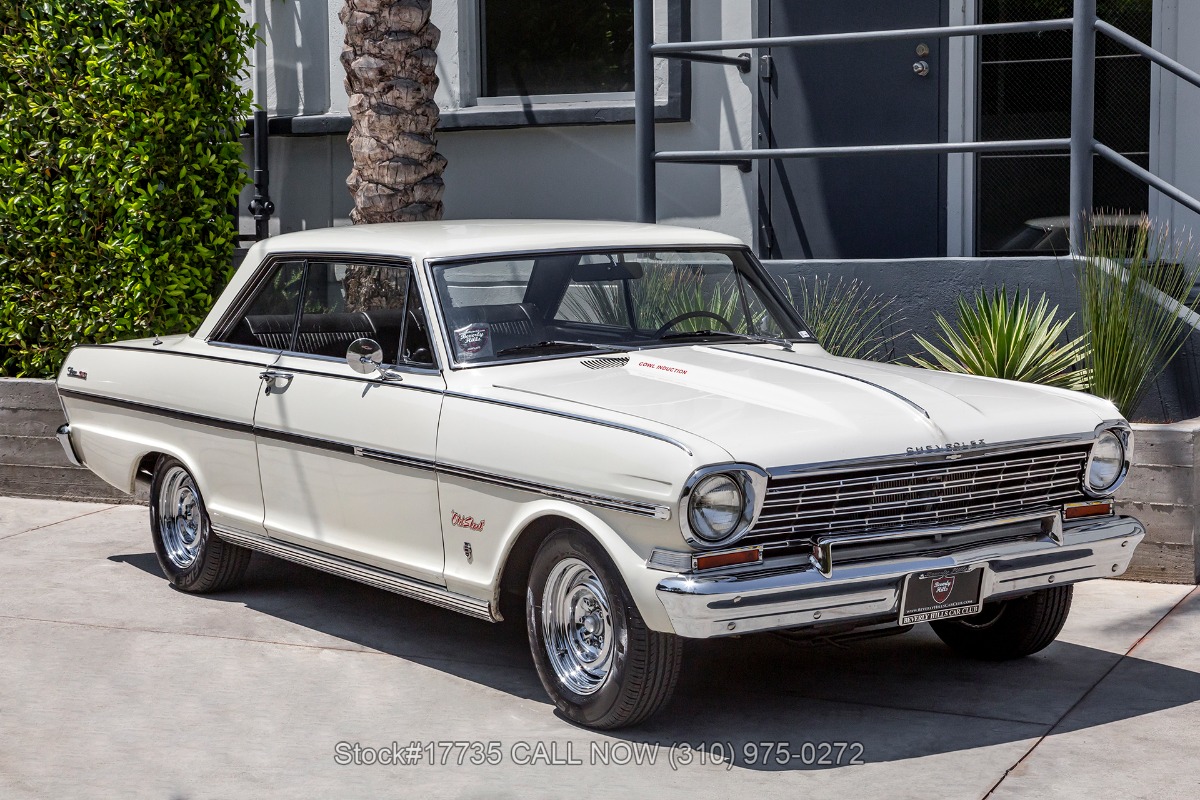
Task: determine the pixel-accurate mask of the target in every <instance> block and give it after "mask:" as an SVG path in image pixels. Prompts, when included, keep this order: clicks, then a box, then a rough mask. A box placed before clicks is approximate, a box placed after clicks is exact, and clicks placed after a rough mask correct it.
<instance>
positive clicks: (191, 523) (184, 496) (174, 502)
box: [157, 467, 208, 569]
mask: <svg viewBox="0 0 1200 800" xmlns="http://www.w3.org/2000/svg"><path fill="white" fill-rule="evenodd" d="M160 485H161V487H162V488H161V489H160V490H159V493H158V501H157V509H158V535H159V538H160V539H162V544H163V551H164V552H165V553H166V555H167V559H168V560H169V561H170V562H171V564H173V565H174V566H175V567H177V568H178V569H187V568H188V567H190V566H191V565H192V564H194V563H195V562H196V559H197V558H198V557H199V556H200V548H201V547H203V546H204V541H205V539H207V538H208V524H207V522H206V521H205V519H204V511H203V510H202V509H201V507H200V492H199V491H197V489H196V484H195V482H194V481H193V480H192V476H191V475H189V474H188V472H187V470H185V469H184V468H183V467H171V468H170V469H168V470H167V474H166V475H164V476H163V480H162V483H161V484H160Z"/></svg>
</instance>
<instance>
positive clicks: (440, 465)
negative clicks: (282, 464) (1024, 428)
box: [59, 389, 671, 520]
mask: <svg viewBox="0 0 1200 800" xmlns="http://www.w3.org/2000/svg"><path fill="white" fill-rule="evenodd" d="M59 394H61V395H64V396H66V397H73V398H78V399H82V400H90V401H93V402H96V403H103V404H105V405H113V406H118V407H122V408H132V409H136V410H138V411H143V412H145V413H148V414H155V415H158V416H162V417H168V418H170V419H179V420H184V421H186V422H193V423H196V424H199V425H210V426H213V427H216V428H221V429H224V430H233V431H237V432H239V433H245V434H249V435H253V436H259V437H262V438H264V439H272V440H275V441H280V442H286V443H288V444H294V445H297V446H300V447H315V448H318V449H321V450H329V451H331V452H335V453H340V454H342V455H347V456H354V457H357V458H367V459H371V460H374V461H383V462H386V463H389V464H398V465H400V466H404V467H409V468H411V469H422V470H428V471H430V472H434V473H436V474H439V475H450V476H454V477H458V478H466V479H468V480H474V481H479V482H481V483H489V484H492V485H494V486H505V487H508V488H510V489H517V490H520V491H524V492H533V493H535V494H540V495H544V496H546V497H553V498H555V499H558V500H568V501H570V502H574V503H580V504H582V505H589V506H595V507H597V508H606V509H610V510H612V511H623V512H625V513H627V514H636V515H638V516H642V517H653V518H654V519H664V520H665V519H670V518H671V507H670V506H666V505H660V504H658V503H648V502H643V501H639V500H626V499H624V498H621V497H612V496H610V495H600V494H591V493H589V492H582V491H579V490H577V489H568V488H566V487H563V486H555V485H553V484H548V483H538V482H536V481H527V480H524V479H521V478H513V477H510V476H507V475H499V474H497V473H493V472H483V471H480V470H476V469H472V468H470V467H465V466H460V465H458V464H449V463H446V462H444V461H431V460H429V459H425V458H418V457H416V456H406V455H404V454H402V453H392V452H388V451H386V450H375V449H372V448H369V447H360V446H358V445H352V444H348V443H346V442H337V441H333V440H330V439H321V438H318V437H316V436H306V435H304V434H299V433H288V432H286V431H279V430H274V429H272V428H261V427H257V426H255V425H251V424H248V423H244V422H231V421H229V420H222V419H219V418H216V417H209V416H206V415H204V414H196V413H193V412H189V411H176V410H173V409H169V408H160V407H158V406H152V405H149V404H147V403H139V402H137V401H135V400H124V399H121V398H116V397H107V396H105V395H98V394H93V393H91V392H80V391H77V390H74V389H59ZM60 441H61V440H60Z"/></svg>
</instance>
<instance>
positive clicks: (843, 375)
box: [709, 345, 932, 419]
mask: <svg viewBox="0 0 1200 800" xmlns="http://www.w3.org/2000/svg"><path fill="white" fill-rule="evenodd" d="M709 347H716V345H709ZM718 349H719V348H718ZM724 352H727V353H736V354H737V355H740V356H749V357H750V358H761V359H763V360H764V361H774V362H776V363H777V364H787V365H788V366H791V367H797V368H799V369H809V370H812V371H813V372H823V373H825V374H826V375H835V376H837V377H839V378H845V379H846V380H849V381H858V382H859V383H865V384H866V385H867V386H871V387H873V388H875V389H878V390H879V391H881V392H884V393H885V394H890V395H891V396H892V397H894V398H896V399H897V400H900V401H901V402H903V403H905V404H907V405H909V406H911V407H912V408H914V409H916V410H917V411H919V412H920V413H921V414H922V415H924V417H925V419H932V418H931V417H930V416H929V412H928V411H926V410H925V409H924V408H922V407H921V406H919V405H917V404H916V403H915V402H913V401H912V400H910V399H909V398H907V397H905V396H904V395H902V394H900V393H899V392H896V391H893V390H891V389H889V388H887V387H886V386H881V385H880V384H878V383H875V382H874V381H869V380H867V379H866V378H860V377H858V376H857V375H847V374H846V373H844V372H838V371H837V370H834V369H822V368H821V367H814V366H811V365H809V364H799V363H797V362H795V361H788V360H787V359H784V358H771V357H770V356H766V355H763V354H761V353H744V352H742V351H741V350H725V351H724Z"/></svg>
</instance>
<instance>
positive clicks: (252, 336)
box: [214, 261, 304, 350]
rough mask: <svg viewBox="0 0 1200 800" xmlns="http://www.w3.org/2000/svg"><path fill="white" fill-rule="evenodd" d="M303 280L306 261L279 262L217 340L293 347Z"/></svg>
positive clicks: (279, 348)
mask: <svg viewBox="0 0 1200 800" xmlns="http://www.w3.org/2000/svg"><path fill="white" fill-rule="evenodd" d="M303 281H304V262H303V261H280V262H276V263H275V265H274V266H273V267H271V271H270V273H269V274H268V275H267V277H266V279H265V280H264V281H263V282H262V284H261V285H260V286H259V288H258V291H257V292H256V293H255V295H254V299H253V300H251V301H250V305H249V306H248V307H247V309H246V311H245V312H244V313H243V314H242V315H241V318H240V319H239V320H238V321H237V323H236V324H234V325H232V326H230V327H229V328H228V329H227V330H226V331H225V333H224V334H223V335H219V336H216V337H214V341H218V342H224V343H226V344H237V345H244V346H246V347H261V348H264V349H267V350H290V349H291V347H292V332H293V329H294V328H295V325H296V310H297V305H298V304H299V302H300V291H301V289H302V287H303Z"/></svg>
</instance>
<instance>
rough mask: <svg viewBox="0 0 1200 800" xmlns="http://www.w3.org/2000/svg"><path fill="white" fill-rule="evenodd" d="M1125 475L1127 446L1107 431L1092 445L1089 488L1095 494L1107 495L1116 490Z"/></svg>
mask: <svg viewBox="0 0 1200 800" xmlns="http://www.w3.org/2000/svg"><path fill="white" fill-rule="evenodd" d="M1124 473H1125V445H1124V444H1123V443H1122V442H1121V437H1119V436H1117V435H1116V434H1115V433H1113V432H1112V431H1105V432H1104V433H1102V434H1100V436H1098V437H1097V438H1096V443H1095V444H1094V445H1092V455H1091V457H1090V458H1089V459H1088V468H1087V488H1088V491H1090V492H1093V493H1095V494H1107V493H1109V492H1111V491H1112V490H1114V489H1116V487H1117V484H1118V483H1120V482H1121V478H1122V477H1123V476H1124Z"/></svg>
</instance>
